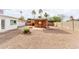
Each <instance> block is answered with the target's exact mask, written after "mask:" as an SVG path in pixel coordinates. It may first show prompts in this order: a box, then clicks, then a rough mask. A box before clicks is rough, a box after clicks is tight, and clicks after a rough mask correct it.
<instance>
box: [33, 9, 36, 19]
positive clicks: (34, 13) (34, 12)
mask: <svg viewBox="0 0 79 59" xmlns="http://www.w3.org/2000/svg"><path fill="white" fill-rule="evenodd" d="M32 15H33V16H34V18H35V15H36V11H35V10H32Z"/></svg>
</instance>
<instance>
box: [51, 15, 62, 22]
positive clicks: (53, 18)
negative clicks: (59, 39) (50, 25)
mask: <svg viewBox="0 0 79 59" xmlns="http://www.w3.org/2000/svg"><path fill="white" fill-rule="evenodd" d="M50 20H52V21H53V22H61V20H62V19H61V17H59V16H53V17H51V18H50Z"/></svg>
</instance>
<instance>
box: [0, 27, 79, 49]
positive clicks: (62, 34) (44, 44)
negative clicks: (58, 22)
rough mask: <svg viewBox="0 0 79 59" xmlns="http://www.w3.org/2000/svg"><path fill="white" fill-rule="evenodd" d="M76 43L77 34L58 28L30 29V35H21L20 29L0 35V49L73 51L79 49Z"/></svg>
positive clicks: (77, 39)
mask: <svg viewBox="0 0 79 59" xmlns="http://www.w3.org/2000/svg"><path fill="white" fill-rule="evenodd" d="M15 33H16V34H15ZM78 41H79V32H73V31H69V30H67V29H61V28H58V27H50V28H48V29H44V28H32V29H31V34H23V33H22V28H19V29H18V30H13V31H9V32H6V33H3V34H0V48H5V49H9V48H10V49H25V48H27V49H31V48H32V49H35V48H36V49H38V48H43V49H45V48H47V49H49V48H50V49H51V48H59V49H61V48H63V49H65V48H68V49H70V48H71V49H73V48H79V44H78Z"/></svg>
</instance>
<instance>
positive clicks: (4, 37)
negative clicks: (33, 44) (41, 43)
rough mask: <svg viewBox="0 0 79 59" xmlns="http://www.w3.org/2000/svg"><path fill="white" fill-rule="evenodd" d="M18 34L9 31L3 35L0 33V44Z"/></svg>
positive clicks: (17, 32)
mask: <svg viewBox="0 0 79 59" xmlns="http://www.w3.org/2000/svg"><path fill="white" fill-rule="evenodd" d="M19 34H21V31H20V30H11V31H7V32H4V33H0V44H2V43H4V42H6V41H8V40H10V39H12V38H14V37H16V36H17V35H19Z"/></svg>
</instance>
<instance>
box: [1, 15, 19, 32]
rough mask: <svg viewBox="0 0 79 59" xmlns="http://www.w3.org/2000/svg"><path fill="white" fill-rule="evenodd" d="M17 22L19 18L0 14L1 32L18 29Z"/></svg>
mask: <svg viewBox="0 0 79 59" xmlns="http://www.w3.org/2000/svg"><path fill="white" fill-rule="evenodd" d="M17 22H18V18H15V17H11V16H5V15H0V32H5V31H8V30H13V29H16V28H17V26H18V25H17Z"/></svg>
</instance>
